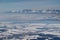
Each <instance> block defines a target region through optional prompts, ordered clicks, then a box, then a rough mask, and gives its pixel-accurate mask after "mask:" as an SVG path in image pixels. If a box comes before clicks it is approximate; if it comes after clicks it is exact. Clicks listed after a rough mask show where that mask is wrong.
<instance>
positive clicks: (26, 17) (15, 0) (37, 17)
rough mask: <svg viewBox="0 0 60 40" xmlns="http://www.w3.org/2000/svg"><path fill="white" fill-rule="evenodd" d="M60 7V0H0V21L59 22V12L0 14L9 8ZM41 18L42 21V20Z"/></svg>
mask: <svg viewBox="0 0 60 40" xmlns="http://www.w3.org/2000/svg"><path fill="white" fill-rule="evenodd" d="M49 8H51V9H60V0H0V22H1V21H18V22H19V21H20V22H46V23H47V22H49V21H51V23H52V22H53V23H55V22H56V23H60V14H43V15H42V14H14V13H13V14H2V13H1V12H5V11H9V10H22V9H49ZM42 20H43V21H42Z"/></svg>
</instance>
